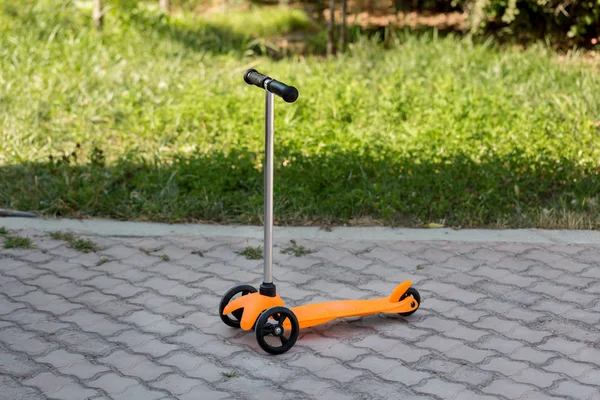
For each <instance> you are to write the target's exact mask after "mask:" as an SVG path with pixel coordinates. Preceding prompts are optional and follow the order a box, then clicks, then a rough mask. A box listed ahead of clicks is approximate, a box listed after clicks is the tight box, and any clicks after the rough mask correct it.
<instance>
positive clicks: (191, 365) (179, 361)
mask: <svg viewBox="0 0 600 400" xmlns="http://www.w3.org/2000/svg"><path fill="white" fill-rule="evenodd" d="M161 364H164V365H170V366H173V367H176V368H178V369H179V370H180V371H182V372H183V373H184V374H185V375H186V376H188V377H191V378H200V379H204V380H205V381H208V382H217V381H219V380H221V379H223V375H221V372H228V371H225V370H224V369H223V368H221V367H219V366H218V365H216V364H214V363H213V362H211V361H210V360H209V359H207V358H206V357H199V356H197V355H191V354H188V353H176V354H171V355H170V356H169V357H167V358H164V359H162V360H161Z"/></svg>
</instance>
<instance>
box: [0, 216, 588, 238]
mask: <svg viewBox="0 0 600 400" xmlns="http://www.w3.org/2000/svg"><path fill="white" fill-rule="evenodd" d="M0 226H4V227H6V228H7V229H35V230H38V231H43V232H50V231H57V230H65V231H71V232H74V233H78V234H82V235H86V234H88V235H102V236H128V237H161V236H192V237H224V236H226V237H245V238H255V239H262V237H263V228H262V226H250V225H209V224H167V223H155V222H129V221H114V220H103V219H81V220H78V219H56V218H36V219H31V218H0ZM274 236H276V237H278V238H281V239H313V240H315V239H324V240H366V241H421V240H425V241H458V242H509V243H550V244H600V231H586V230H543V229H502V230H500V229H498V230H494V229H461V230H454V229H450V228H442V229H415V228H390V227H334V228H332V229H331V230H325V229H322V228H319V227H281V226H277V227H275V228H274Z"/></svg>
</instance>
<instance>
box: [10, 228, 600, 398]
mask: <svg viewBox="0 0 600 400" xmlns="http://www.w3.org/2000/svg"><path fill="white" fill-rule="evenodd" d="M32 232H33V231H32ZM30 233H31V232H30ZM36 234H38V233H36ZM89 239H90V240H92V241H94V242H96V243H99V244H101V245H102V246H103V247H104V249H103V250H102V251H101V252H99V253H98V254H93V253H90V254H83V253H80V252H77V251H75V250H74V249H69V248H67V247H65V244H64V243H61V242H53V241H48V240H43V239H40V240H38V239H37V237H36V241H37V242H40V248H42V246H44V247H43V248H45V249H47V250H48V252H47V253H42V252H40V251H38V250H35V251H21V252H12V253H11V252H10V251H5V249H0V342H1V343H0V386H2V388H3V390H2V393H3V394H4V395H5V396H6V395H8V396H9V398H11V400H12V399H13V398H15V399H19V398H20V399H21V400H22V399H27V398H32V399H38V398H45V397H47V398H77V399H84V398H88V397H89V398H93V399H118V400H120V399H135V400H137V399H151V400H152V399H169V400H172V399H176V398H177V399H184V400H187V399H193V400H197V399H202V400H210V399H217V400H221V399H229V398H240V399H241V398H243V399H247V400H251V399H260V400H263V399H265V398H278V399H283V400H297V399H304V398H331V399H336V400H337V399H340V400H344V399H357V400H358V399H360V400H366V399H371V398H373V399H397V398H401V399H406V400H410V399H415V400H416V399H430V398H434V397H435V398H453V399H481V400H486V399H493V398H504V399H507V398H509V399H510V398H519V399H520V400H527V399H529V400H535V399H551V398H565V397H567V396H568V397H569V398H572V399H575V398H577V399H594V400H600V394H599V393H598V387H600V374H598V372H597V370H598V368H599V367H600V361H598V360H600V349H598V348H597V346H595V343H596V342H597V340H598V330H599V329H600V300H598V295H599V294H600V286H599V285H598V284H596V282H595V281H596V280H597V279H598V278H600V272H598V271H600V269H599V268H598V267H599V264H598V262H599V260H600V256H599V254H600V250H599V249H600V246H593V245H578V246H563V245H553V244H539V245H538V244H527V243H523V244H518V243H501V242H486V243H483V242H481V243H460V242H450V241H435V242H433V241H430V242H427V241H394V242H391V241H390V242H386V241H378V242H368V241H366V240H364V241H352V240H333V239H332V240H330V239H327V238H319V239H315V240H299V241H298V243H300V244H302V245H304V246H306V247H307V248H311V249H314V250H316V252H315V253H311V254H308V255H303V256H302V257H295V256H293V255H289V254H281V249H283V248H285V247H287V246H289V243H288V240H282V239H280V240H279V241H277V242H276V244H277V246H278V247H276V249H275V253H276V254H275V280H276V282H277V288H278V293H279V294H280V296H281V297H282V298H283V299H284V301H285V302H286V305H288V306H289V307H293V306H296V305H300V304H306V303H315V302H320V301H330V300H332V299H360V298H364V299H371V298H375V297H379V296H389V294H390V293H391V292H392V291H393V290H394V288H395V287H396V285H397V284H398V283H400V282H402V281H403V280H412V282H413V285H414V286H415V287H417V288H418V289H419V291H420V292H421V295H422V297H423V304H422V305H421V308H420V310H419V311H418V312H417V313H415V314H414V315H412V316H410V317H401V316H398V315H395V314H378V315H372V316H367V317H357V318H350V319H340V320H337V321H332V322H331V323H327V324H323V325H320V326H316V327H313V328H309V329H304V330H302V331H301V334H300V338H299V340H298V343H297V344H296V346H295V347H294V348H293V349H292V350H291V351H289V352H287V353H285V354H283V355H279V356H277V357H271V356H268V355H265V354H264V352H263V351H262V350H261V349H260V347H259V346H258V345H257V343H256V339H255V337H254V334H253V332H242V331H240V330H238V329H231V328H229V327H227V326H225V325H224V324H223V323H222V322H221V321H220V319H219V318H218V316H217V315H216V311H215V310H217V308H218V306H219V302H220V301H221V296H222V294H223V293H224V292H225V291H226V290H228V289H229V288H230V287H232V286H233V285H235V284H236V283H240V282H243V283H250V284H255V285H259V284H260V281H261V279H262V260H248V259H246V258H245V257H243V256H240V255H239V254H237V253H236V251H239V250H241V249H243V248H245V247H246V246H248V245H260V244H262V240H261V239H260V238H252V239H249V238H247V237H206V238H193V237H177V236H169V237H165V238H158V239H156V238H127V237H103V236H89ZM141 247H144V248H145V249H147V250H148V253H149V254H146V253H145V252H143V251H141V250H140V248H141ZM596 247H598V249H596ZM195 250H202V251H204V252H205V253H204V254H203V256H201V255H199V254H193V253H192V251H195ZM162 254H166V255H167V256H168V257H169V261H164V260H162V258H161V257H160V256H161V255H162ZM8 257H18V258H20V259H19V260H16V259H15V258H8ZM103 257H108V258H110V260H111V261H110V262H107V263H102V264H99V263H98V262H99V260H100V259H101V258H103ZM417 265H422V266H423V268H422V269H417V268H416V267H417ZM233 370H236V376H235V377H231V378H228V377H226V376H225V375H223V374H222V373H227V372H231V371H233ZM55 374H60V375H55ZM12 377H15V378H17V377H18V379H19V380H15V379H13V378H12ZM51 378H52V379H51ZM54 378H56V379H54ZM71 378H72V379H71ZM83 382H85V386H87V387H84V386H82V384H83ZM30 383H31V385H30ZM44 391H48V392H50V391H51V392H53V394H52V395H50V394H48V395H42V393H43V392H44ZM87 394H89V396H87ZM0 397H2V395H1V394H0Z"/></svg>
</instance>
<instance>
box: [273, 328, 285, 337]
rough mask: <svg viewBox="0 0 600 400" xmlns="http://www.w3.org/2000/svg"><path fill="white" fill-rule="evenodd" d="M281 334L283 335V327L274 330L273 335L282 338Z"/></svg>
mask: <svg viewBox="0 0 600 400" xmlns="http://www.w3.org/2000/svg"><path fill="white" fill-rule="evenodd" d="M281 334H283V327H282V326H279V325H277V326H276V327H275V328H274V329H273V335H275V336H281Z"/></svg>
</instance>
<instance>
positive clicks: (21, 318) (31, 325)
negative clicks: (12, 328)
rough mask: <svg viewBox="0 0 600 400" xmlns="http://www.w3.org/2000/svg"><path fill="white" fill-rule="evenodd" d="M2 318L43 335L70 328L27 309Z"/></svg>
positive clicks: (45, 315) (52, 318) (50, 317)
mask: <svg viewBox="0 0 600 400" xmlns="http://www.w3.org/2000/svg"><path fill="white" fill-rule="evenodd" d="M3 318H4V319H7V320H10V321H14V322H16V323H18V324H19V325H21V326H22V327H23V328H24V329H26V330H30V331H31V330H33V331H39V332H42V333H44V334H50V333H55V332H56V331H59V330H61V329H65V328H69V327H70V326H71V325H69V324H67V323H64V322H59V321H58V320H57V319H56V318H54V317H52V316H50V315H49V314H47V313H40V312H34V311H30V310H28V309H21V310H18V311H16V312H14V313H12V314H10V315H6V316H3Z"/></svg>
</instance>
